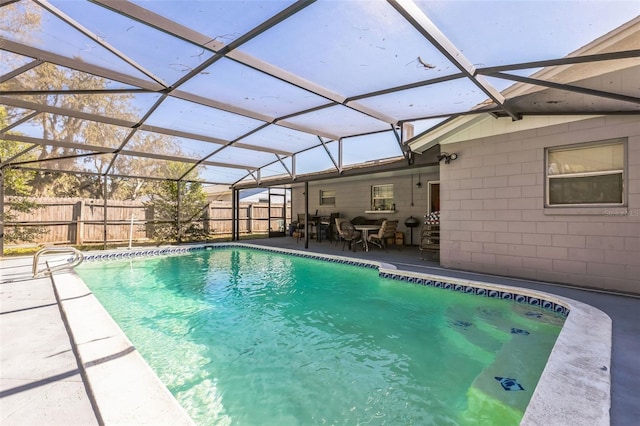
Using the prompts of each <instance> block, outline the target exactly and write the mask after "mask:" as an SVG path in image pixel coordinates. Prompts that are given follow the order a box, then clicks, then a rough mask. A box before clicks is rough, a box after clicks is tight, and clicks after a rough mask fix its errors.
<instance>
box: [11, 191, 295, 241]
mask: <svg viewBox="0 0 640 426" xmlns="http://www.w3.org/2000/svg"><path fill="white" fill-rule="evenodd" d="M31 201H35V202H36V203H37V204H38V205H39V206H40V208H37V209H33V210H32V211H31V212H29V213H17V212H14V215H15V217H14V218H13V219H14V220H13V221H11V222H5V224H4V226H5V229H6V230H7V231H9V230H10V229H11V227H16V226H26V227H41V228H42V229H44V230H46V233H44V234H43V235H41V236H40V237H38V238H37V239H36V240H35V241H30V242H31V243H37V244H43V243H48V244H74V245H80V244H95V243H102V242H104V241H105V217H104V212H105V209H104V201H103V200H100V199H82V198H38V199H33V200H31ZM12 202H13V199H12V197H6V199H5V210H8V208H9V207H10V206H11V204H12ZM283 208H284V206H282V205H272V206H271V215H272V217H281V216H283ZM238 210H239V211H238V217H239V231H240V234H267V233H268V232H269V230H270V229H271V230H272V231H284V229H285V227H286V223H289V222H290V209H289V208H287V209H286V210H287V212H286V217H287V219H284V220H277V219H272V221H271V222H272V223H269V205H268V204H267V203H242V202H241V203H240V206H239V209H238ZM106 211H107V220H106V242H107V243H117V242H123V241H129V238H131V239H132V241H138V242H142V241H149V240H151V239H152V230H153V226H154V225H157V224H160V223H167V222H160V221H154V220H153V219H154V218H153V208H152V207H147V206H145V205H144V204H143V203H141V202H139V201H119V200H108V201H107V208H106ZM232 214H233V211H232V206H231V202H226V201H213V202H210V203H208V204H207V205H206V206H203V209H202V214H201V215H200V216H199V217H197V218H195V219H194V220H193V222H195V223H200V224H202V227H203V228H204V230H205V233H206V234H207V235H209V236H210V237H218V236H225V235H228V236H231V231H232ZM285 222H286V223H285ZM182 225H185V224H184V223H183V224H182ZM20 243H25V242H17V243H11V244H20Z"/></svg>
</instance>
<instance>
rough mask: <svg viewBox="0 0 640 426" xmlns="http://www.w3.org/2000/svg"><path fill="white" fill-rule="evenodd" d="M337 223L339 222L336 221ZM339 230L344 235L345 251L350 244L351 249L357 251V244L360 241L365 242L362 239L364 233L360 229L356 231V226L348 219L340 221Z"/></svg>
mask: <svg viewBox="0 0 640 426" xmlns="http://www.w3.org/2000/svg"><path fill="white" fill-rule="evenodd" d="M336 223H338V222H337V221H336ZM339 226H340V228H339V231H338V232H340V235H341V236H342V240H343V243H342V250H343V251H344V247H345V245H347V243H348V244H349V250H353V251H356V246H357V245H358V243H360V244H363V241H362V233H361V232H360V231H356V228H354V227H353V224H352V223H351V222H349V221H348V220H345V221H342V222H340V223H339Z"/></svg>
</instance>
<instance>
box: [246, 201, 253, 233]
mask: <svg viewBox="0 0 640 426" xmlns="http://www.w3.org/2000/svg"><path fill="white" fill-rule="evenodd" d="M252 233H253V204H249V208H248V209H247V234H252Z"/></svg>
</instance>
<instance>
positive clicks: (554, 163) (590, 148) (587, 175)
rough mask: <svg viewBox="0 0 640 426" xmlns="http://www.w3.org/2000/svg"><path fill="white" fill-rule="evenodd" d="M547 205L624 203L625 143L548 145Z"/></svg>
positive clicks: (621, 141)
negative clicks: (553, 146)
mask: <svg viewBox="0 0 640 426" xmlns="http://www.w3.org/2000/svg"><path fill="white" fill-rule="evenodd" d="M546 159H547V167H546V180H547V182H546V190H547V205H549V206H572V205H617V206H621V205H623V204H624V203H625V197H624V178H625V176H624V163H625V143H624V141H623V140H620V139H618V140H613V141H606V142H599V143H593V144H582V145H574V146H565V147H560V148H547V150H546Z"/></svg>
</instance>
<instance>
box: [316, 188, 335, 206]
mask: <svg viewBox="0 0 640 426" xmlns="http://www.w3.org/2000/svg"><path fill="white" fill-rule="evenodd" d="M320 205H321V206H334V207H335V205H336V190H335V189H321V190H320Z"/></svg>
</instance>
